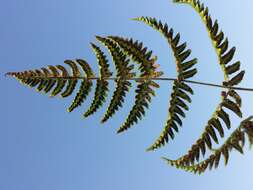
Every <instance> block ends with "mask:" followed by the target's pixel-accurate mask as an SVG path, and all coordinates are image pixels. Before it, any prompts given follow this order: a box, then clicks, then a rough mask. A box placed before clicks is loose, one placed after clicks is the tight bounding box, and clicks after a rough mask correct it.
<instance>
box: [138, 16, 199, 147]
mask: <svg viewBox="0 0 253 190" xmlns="http://www.w3.org/2000/svg"><path fill="white" fill-rule="evenodd" d="M134 20H136V21H141V22H143V23H145V24H147V25H149V26H150V27H152V28H153V29H155V30H157V31H159V32H160V33H161V34H162V35H163V36H164V37H165V39H166V40H167V42H168V44H169V45H170V47H171V49H172V51H173V54H174V57H175V59H176V67H177V73H178V76H177V80H176V81H175V82H174V84H173V92H172V94H171V100H170V105H169V118H168V120H167V123H166V126H165V127H164V129H163V131H162V133H161V135H160V137H159V138H158V139H157V140H156V141H155V143H154V144H153V145H151V146H150V147H149V148H148V149H147V150H148V151H149V150H155V149H157V148H159V147H161V146H163V145H165V143H167V142H168V141H169V136H170V138H171V139H174V136H175V134H174V133H175V132H174V131H176V132H178V127H179V126H182V121H181V119H180V117H183V118H184V117H185V112H184V111H183V110H182V109H181V108H180V105H178V104H177V102H178V101H177V100H178V99H179V98H181V100H182V101H188V102H189V103H190V102H191V98H190V96H189V95H188V94H191V95H192V94H193V90H192V88H191V87H190V86H188V85H187V84H185V83H184V82H183V80H186V79H189V78H191V77H193V76H194V75H195V74H196V73H197V69H196V68H193V66H194V65H195V64H196V63H197V59H192V60H190V61H186V59H187V58H188V57H189V56H190V54H191V50H190V49H186V47H187V45H186V43H182V44H179V41H180V34H179V33H177V34H176V35H175V36H174V31H173V29H172V28H170V29H169V28H168V25H167V24H163V23H162V22H161V21H157V20H156V19H155V18H150V17H138V18H135V19H134Z"/></svg>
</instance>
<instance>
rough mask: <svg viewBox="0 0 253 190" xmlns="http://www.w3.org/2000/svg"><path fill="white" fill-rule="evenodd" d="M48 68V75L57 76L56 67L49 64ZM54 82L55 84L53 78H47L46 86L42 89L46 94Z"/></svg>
mask: <svg viewBox="0 0 253 190" xmlns="http://www.w3.org/2000/svg"><path fill="white" fill-rule="evenodd" d="M48 69H49V70H50V71H51V74H50V76H52V77H58V76H59V72H58V70H57V68H56V67H54V66H52V65H49V66H48ZM55 84H56V80H55V79H51V80H49V81H48V84H47V86H46V87H45V89H44V92H45V93H46V94H47V93H48V92H49V91H50V90H51V89H52V88H53V87H54V86H55Z"/></svg>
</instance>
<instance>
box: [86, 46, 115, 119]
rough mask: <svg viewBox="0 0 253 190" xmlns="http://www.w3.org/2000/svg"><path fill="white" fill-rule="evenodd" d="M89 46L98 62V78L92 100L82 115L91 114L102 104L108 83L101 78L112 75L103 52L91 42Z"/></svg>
mask: <svg viewBox="0 0 253 190" xmlns="http://www.w3.org/2000/svg"><path fill="white" fill-rule="evenodd" d="M91 47H92V49H93V51H94V53H95V54H96V58H97V61H98V64H99V72H100V79H98V80H97V84H96V89H95V95H94V98H93V101H92V103H91V105H90V107H89V108H88V110H87V111H86V112H85V113H84V117H88V116H90V115H92V114H93V113H95V112H96V111H97V110H98V109H99V108H100V107H101V106H102V105H103V104H104V102H105V100H106V97H107V93H108V91H109V89H108V85H109V83H108V82H107V81H106V80H104V79H103V78H106V77H110V76H111V75H112V73H111V72H110V70H109V64H108V60H107V59H106V56H105V55H104V53H103V52H102V51H101V49H100V48H99V47H98V46H96V45H95V44H93V43H91Z"/></svg>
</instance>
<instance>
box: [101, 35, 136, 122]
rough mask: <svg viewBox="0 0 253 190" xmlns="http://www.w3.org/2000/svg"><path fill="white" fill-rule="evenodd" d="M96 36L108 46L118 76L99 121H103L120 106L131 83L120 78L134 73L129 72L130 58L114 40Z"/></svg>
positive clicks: (130, 68)
mask: <svg viewBox="0 0 253 190" xmlns="http://www.w3.org/2000/svg"><path fill="white" fill-rule="evenodd" d="M96 38H97V40H98V41H100V42H101V43H103V44H104V45H105V46H106V47H107V48H108V50H109V52H110V54H111V56H112V58H113V62H114V64H115V66H116V71H117V77H119V80H116V90H115V91H114V93H113V96H112V99H111V101H110V104H109V107H108V108H107V111H106V113H105V115H104V117H103V118H102V120H101V122H102V123H104V122H106V121H107V120H108V119H109V118H110V117H112V115H113V114H115V112H116V111H117V110H118V109H119V107H122V103H123V102H124V98H125V96H126V93H127V92H128V91H129V88H130V87H131V83H130V82H128V81H125V80H122V78H123V79H124V77H129V76H130V75H132V76H134V74H133V73H131V71H132V69H133V66H132V65H129V62H130V60H129V59H127V57H126V55H125V54H124V53H123V52H122V51H121V50H120V48H119V47H118V45H117V44H116V43H115V42H114V41H112V40H110V39H107V38H102V37H99V36H97V37H96Z"/></svg>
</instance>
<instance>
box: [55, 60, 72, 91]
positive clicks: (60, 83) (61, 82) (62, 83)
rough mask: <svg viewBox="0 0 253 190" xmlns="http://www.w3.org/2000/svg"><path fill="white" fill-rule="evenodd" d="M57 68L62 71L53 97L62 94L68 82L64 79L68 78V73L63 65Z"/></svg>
mask: <svg viewBox="0 0 253 190" xmlns="http://www.w3.org/2000/svg"><path fill="white" fill-rule="evenodd" d="M56 68H57V69H59V70H60V71H61V74H60V77H62V78H58V79H57V85H56V87H55V88H54V90H53V91H52V93H51V96H57V95H58V94H59V93H61V91H62V89H63V88H64V87H65V85H66V83H67V80H65V79H64V77H68V76H69V74H68V71H67V70H66V69H65V67H63V66H61V65H56Z"/></svg>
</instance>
